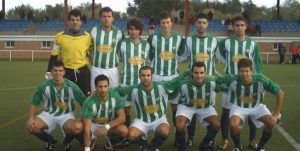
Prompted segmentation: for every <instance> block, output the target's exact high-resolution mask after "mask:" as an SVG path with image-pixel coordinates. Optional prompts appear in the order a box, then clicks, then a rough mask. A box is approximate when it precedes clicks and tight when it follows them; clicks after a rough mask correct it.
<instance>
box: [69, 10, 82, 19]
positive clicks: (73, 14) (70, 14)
mask: <svg viewBox="0 0 300 151" xmlns="http://www.w3.org/2000/svg"><path fill="white" fill-rule="evenodd" d="M71 16H75V17H78V16H79V18H80V20H81V17H82V16H81V12H80V10H78V9H72V10H71V11H70V12H69V15H68V20H70V19H71Z"/></svg>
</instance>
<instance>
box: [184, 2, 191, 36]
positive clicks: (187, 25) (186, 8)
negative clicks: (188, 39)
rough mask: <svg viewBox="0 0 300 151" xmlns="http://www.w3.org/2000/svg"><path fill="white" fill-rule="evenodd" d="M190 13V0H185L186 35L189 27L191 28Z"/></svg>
mask: <svg viewBox="0 0 300 151" xmlns="http://www.w3.org/2000/svg"><path fill="white" fill-rule="evenodd" d="M189 14H190V13H189V0H185V2H184V17H185V24H184V27H185V30H184V33H185V36H187V35H188V34H189V29H190V22H189V18H190V15H189Z"/></svg>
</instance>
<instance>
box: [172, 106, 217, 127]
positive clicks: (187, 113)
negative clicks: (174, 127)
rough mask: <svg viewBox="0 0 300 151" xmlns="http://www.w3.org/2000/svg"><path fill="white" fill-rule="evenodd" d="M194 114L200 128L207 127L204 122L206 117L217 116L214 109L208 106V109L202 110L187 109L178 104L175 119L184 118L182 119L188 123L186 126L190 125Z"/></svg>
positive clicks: (206, 123)
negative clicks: (184, 118)
mask: <svg viewBox="0 0 300 151" xmlns="http://www.w3.org/2000/svg"><path fill="white" fill-rule="evenodd" d="M194 114H196V115H197V118H198V121H199V123H200V124H201V125H202V126H208V125H209V123H208V122H207V121H206V120H205V119H206V118H207V117H209V116H212V115H216V116H218V113H217V112H216V109H215V108H214V107H213V106H210V107H208V108H203V109H196V108H193V107H187V106H185V105H183V104H178V106H177V112H176V117H177V116H184V117H186V118H188V119H189V121H188V122H187V125H190V123H191V120H192V118H193V116H194Z"/></svg>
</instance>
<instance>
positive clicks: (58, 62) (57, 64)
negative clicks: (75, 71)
mask: <svg viewBox="0 0 300 151" xmlns="http://www.w3.org/2000/svg"><path fill="white" fill-rule="evenodd" d="M54 67H63V68H65V67H64V63H63V62H62V61H55V62H53V64H52V68H51V69H53V68H54Z"/></svg>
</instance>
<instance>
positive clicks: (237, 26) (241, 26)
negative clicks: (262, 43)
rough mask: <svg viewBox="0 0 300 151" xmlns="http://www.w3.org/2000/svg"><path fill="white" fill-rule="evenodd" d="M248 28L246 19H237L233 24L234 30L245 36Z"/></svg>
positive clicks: (237, 33)
mask: <svg viewBox="0 0 300 151" xmlns="http://www.w3.org/2000/svg"><path fill="white" fill-rule="evenodd" d="M246 29H247V25H246V23H245V22H244V21H242V20H241V21H237V22H235V23H234V25H233V30H234V33H235V34H236V35H237V36H243V35H246Z"/></svg>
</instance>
